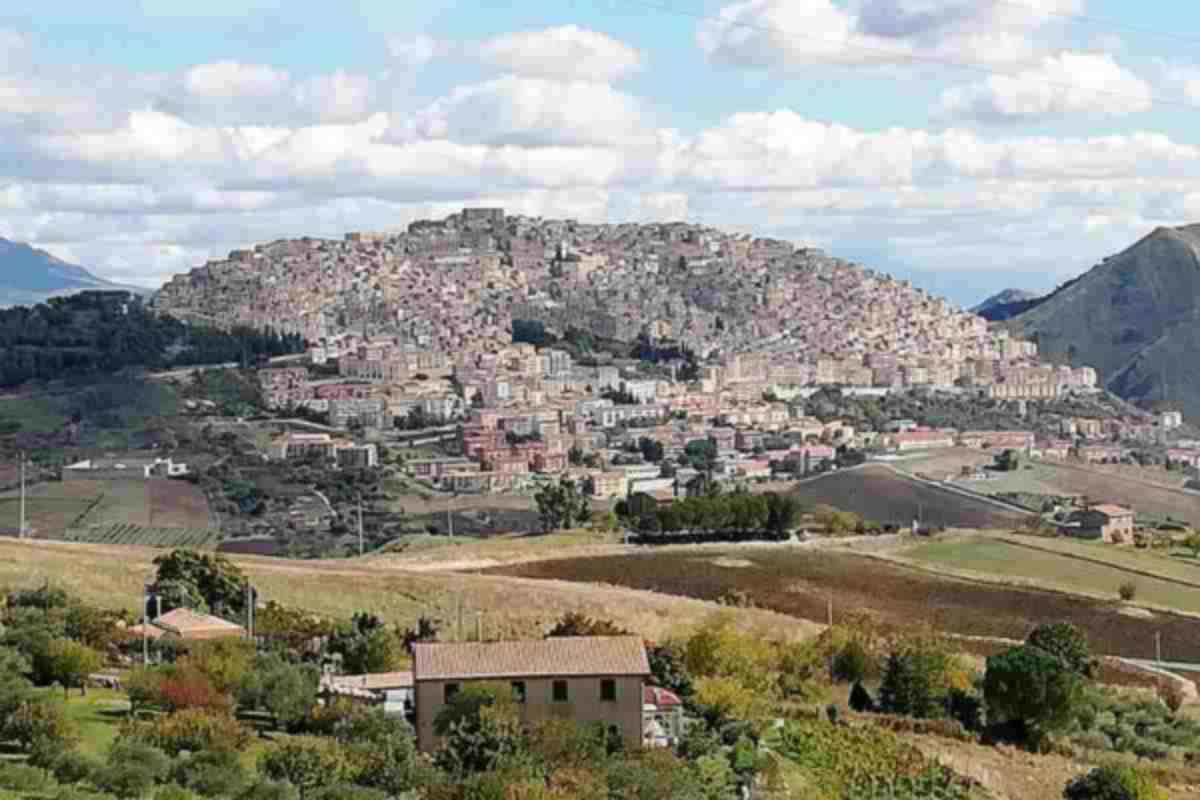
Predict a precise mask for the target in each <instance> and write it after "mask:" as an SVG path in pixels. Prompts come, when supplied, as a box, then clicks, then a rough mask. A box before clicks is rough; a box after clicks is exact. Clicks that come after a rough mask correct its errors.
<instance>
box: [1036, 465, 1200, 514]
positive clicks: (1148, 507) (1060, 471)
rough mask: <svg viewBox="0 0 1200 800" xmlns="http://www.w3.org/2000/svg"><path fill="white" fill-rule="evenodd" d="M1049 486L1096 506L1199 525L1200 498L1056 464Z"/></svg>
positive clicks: (1051, 467) (1089, 470) (1073, 466)
mask: <svg viewBox="0 0 1200 800" xmlns="http://www.w3.org/2000/svg"><path fill="white" fill-rule="evenodd" d="M1050 469H1051V470H1052V472H1051V475H1050V477H1049V478H1048V481H1049V483H1050V484H1051V485H1052V486H1055V487H1057V488H1059V489H1061V490H1062V491H1064V492H1070V493H1077V494H1085V495H1087V496H1088V497H1089V498H1090V499H1092V500H1093V501H1094V502H1108V503H1119V504H1121V505H1123V506H1128V507H1130V508H1132V509H1134V510H1135V511H1145V512H1151V513H1155V514H1170V515H1172V516H1175V517H1178V518H1180V519H1183V520H1186V521H1187V522H1188V523H1189V524H1191V525H1200V495H1198V494H1193V493H1190V492H1185V491H1182V490H1179V489H1169V488H1166V487H1164V486H1157V485H1154V484H1150V483H1142V482H1136V481H1134V480H1131V479H1130V477H1129V476H1127V475H1111V474H1105V473H1101V472H1096V471H1095V470H1092V469H1088V468H1085V467H1082V466H1075V465H1073V464H1061V463H1056V464H1054V465H1052V466H1050Z"/></svg>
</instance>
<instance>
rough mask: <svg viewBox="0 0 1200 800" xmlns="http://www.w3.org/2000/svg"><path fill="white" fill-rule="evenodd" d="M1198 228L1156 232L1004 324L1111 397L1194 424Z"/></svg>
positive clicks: (1199, 398) (1198, 383) (1198, 391)
mask: <svg viewBox="0 0 1200 800" xmlns="http://www.w3.org/2000/svg"><path fill="white" fill-rule="evenodd" d="M1198 323H1200V225H1190V226H1187V227H1182V228H1159V229H1157V230H1155V231H1154V232H1153V233H1151V234H1150V235H1148V236H1146V237H1145V238H1144V239H1142V240H1141V241H1139V242H1138V243H1137V244H1135V245H1133V246H1132V247H1130V248H1129V249H1128V250H1125V251H1124V252H1122V253H1119V254H1117V255H1115V256H1110V257H1108V258H1106V259H1104V261H1103V262H1102V263H1100V264H1099V265H1097V266H1095V267H1093V268H1092V269H1091V270H1089V271H1088V272H1086V273H1084V274H1083V275H1081V276H1079V277H1078V278H1076V279H1074V280H1072V281H1070V282H1069V283H1066V284H1064V285H1063V286H1061V287H1059V288H1058V289H1057V290H1056V291H1055V292H1054V293H1053V294H1050V295H1048V296H1047V297H1045V298H1044V299H1042V300H1041V301H1040V302H1038V304H1037V305H1036V306H1035V307H1033V308H1031V309H1029V310H1028V311H1026V312H1024V313H1023V314H1020V315H1018V316H1016V317H1014V318H1012V319H1010V320H1008V322H1007V323H1006V324H1007V325H1008V327H1009V329H1010V330H1011V331H1012V332H1013V333H1014V334H1017V335H1021V336H1025V337H1028V338H1031V339H1034V340H1035V341H1037V343H1038V346H1039V348H1040V350H1041V353H1042V355H1043V356H1044V357H1047V358H1049V359H1051V360H1055V361H1063V362H1071V363H1075V364H1088V365H1091V366H1093V367H1095V368H1096V369H1097V370H1098V371H1099V373H1100V381H1101V383H1102V384H1103V385H1105V386H1106V387H1107V388H1108V389H1110V390H1111V391H1113V392H1114V393H1116V394H1117V395H1119V396H1121V397H1123V398H1125V399H1126V400H1129V401H1131V402H1135V403H1137V404H1139V405H1141V406H1145V407H1152V406H1156V405H1160V404H1168V405H1172V406H1175V407H1179V408H1181V409H1182V410H1183V411H1184V413H1185V414H1186V415H1187V416H1190V417H1200V371H1197V370H1195V369H1194V366H1193V365H1195V364H1196V362H1197V358H1200V327H1198Z"/></svg>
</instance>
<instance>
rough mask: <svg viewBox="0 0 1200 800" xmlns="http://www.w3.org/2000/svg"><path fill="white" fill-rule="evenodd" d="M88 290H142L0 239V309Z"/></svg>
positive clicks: (8, 240)
mask: <svg viewBox="0 0 1200 800" xmlns="http://www.w3.org/2000/svg"><path fill="white" fill-rule="evenodd" d="M87 289H110V290H114V291H115V290H122V289H124V290H128V291H136V292H141V291H144V290H142V289H137V288H135V287H131V286H121V285H120V284H116V283H113V282H112V281H107V280H104V279H103V278H97V277H96V276H95V275H93V274H92V273H90V272H88V271H87V270H86V269H84V268H83V267H81V266H79V265H77V264H71V263H69V262H66V261H63V260H62V259H61V258H58V257H57V256H55V255H53V254H51V253H47V252H46V251H45V250H39V249H38V248H36V247H33V246H31V245H28V244H25V243H24V242H14V241H12V240H10V239H5V238H3V237H0V306H11V305H23V304H30V303H40V302H42V301H44V300H46V299H48V298H50V297H54V296H55V295H61V294H71V293H73V292H79V291H84V290H87Z"/></svg>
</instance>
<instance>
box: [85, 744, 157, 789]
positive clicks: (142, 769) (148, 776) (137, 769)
mask: <svg viewBox="0 0 1200 800" xmlns="http://www.w3.org/2000/svg"><path fill="white" fill-rule="evenodd" d="M170 768H171V760H170V759H169V758H168V757H167V754H166V753H164V752H163V751H161V750H159V749H158V748H156V747H151V746H150V745H148V744H144V743H142V742H136V741H129V740H118V741H117V742H116V743H115V744H113V746H112V748H111V749H110V750H109V751H108V762H107V763H106V764H105V766H104V767H102V768H100V769H99V770H97V771H96V772H95V774H94V775H93V776H92V782H93V783H94V784H95V785H96V786H97V788H99V789H100V790H101V791H105V792H108V793H110V794H114V795H116V796H117V797H121V798H135V797H142V796H144V795H145V794H146V793H147V792H148V791H150V789H151V788H152V787H153V786H154V785H155V784H158V783H161V782H162V781H164V780H165V779H166V777H167V773H168V771H169V770H170Z"/></svg>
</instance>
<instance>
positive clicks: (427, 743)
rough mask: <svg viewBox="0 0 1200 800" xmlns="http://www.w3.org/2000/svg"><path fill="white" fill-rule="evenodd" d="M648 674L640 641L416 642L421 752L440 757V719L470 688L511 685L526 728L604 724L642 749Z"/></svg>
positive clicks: (586, 638)
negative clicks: (544, 723) (553, 722)
mask: <svg viewBox="0 0 1200 800" xmlns="http://www.w3.org/2000/svg"><path fill="white" fill-rule="evenodd" d="M649 675H650V664H649V662H648V661H647V659H646V648H645V646H644V645H643V643H642V640H641V639H640V638H638V637H636V636H579V637H554V638H550V639H542V640H530V641H515V642H450V643H418V644H416V645H414V646H413V682H414V685H415V687H416V730H417V746H418V747H419V748H420V749H421V751H422V752H426V753H429V752H432V751H434V750H435V749H436V748H437V745H438V741H437V736H436V735H435V733H434V721H435V720H436V719H437V716H438V713H439V712H440V711H441V710H442V708H443V707H445V705H446V703H447V702H448V701H450V700H451V699H453V697H454V694H455V693H456V692H458V691H459V690H460V689H461V688H462V687H463V686H464V685H466V684H468V683H475V682H488V683H501V684H504V685H507V686H508V687H510V688H511V690H512V691H513V694H514V696H516V697H517V699H518V702H519V703H520V707H521V714H522V717H523V718H524V719H525V720H526V721H528V722H537V721H540V720H548V719H569V720H573V721H575V722H578V723H593V722H598V723H601V724H603V725H606V726H609V727H611V728H615V729H616V730H617V731H618V732H619V733H620V735H621V737H622V739H624V741H625V744H626V746H627V747H629V748H636V747H638V746H640V745H641V742H642V732H643V716H642V714H643V708H642V705H643V689H644V687H645V684H646V679H647V678H648V677H649Z"/></svg>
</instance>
